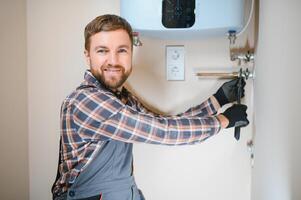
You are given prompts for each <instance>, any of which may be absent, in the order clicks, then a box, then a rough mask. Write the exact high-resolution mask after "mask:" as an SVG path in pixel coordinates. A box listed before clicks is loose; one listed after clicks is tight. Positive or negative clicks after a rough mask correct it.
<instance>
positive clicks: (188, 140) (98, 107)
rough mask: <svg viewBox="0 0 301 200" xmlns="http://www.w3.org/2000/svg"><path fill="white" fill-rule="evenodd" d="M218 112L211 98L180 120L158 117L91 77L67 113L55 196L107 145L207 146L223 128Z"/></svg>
mask: <svg viewBox="0 0 301 200" xmlns="http://www.w3.org/2000/svg"><path fill="white" fill-rule="evenodd" d="M217 109H218V108H216V107H215V106H214V104H213V103H212V100H211V99H210V98H209V99H208V100H206V101H205V102H203V103H202V104H200V105H198V106H195V107H193V108H190V109H189V110H187V111H186V112H184V113H181V114H179V115H175V116H162V115H158V114H155V113H153V112H150V111H149V110H147V109H146V108H145V107H144V106H143V105H142V104H141V103H140V102H139V101H138V99H137V98H136V97H135V96H133V95H132V94H130V93H129V92H128V91H127V90H126V89H125V88H123V90H122V92H121V94H120V96H119V95H116V94H114V93H113V92H112V91H110V90H109V89H107V88H105V87H104V86H103V85H101V84H100V83H99V82H98V81H97V79H96V78H95V77H94V76H93V75H92V74H91V72H90V71H89V70H88V71H86V73H85V80H84V81H83V82H82V84H81V85H80V86H79V87H78V88H77V89H76V90H75V91H74V92H72V93H71V94H70V95H69V96H68V97H67V98H66V99H65V100H64V102H63V104H62V107H61V141H62V146H61V149H62V152H60V153H61V161H60V162H61V164H60V165H59V173H60V177H59V179H58V180H57V182H56V183H55V187H54V190H53V192H54V193H55V194H59V193H64V192H66V191H67V190H68V188H69V187H70V186H71V185H72V184H73V183H74V181H75V179H76V177H77V176H78V175H79V173H80V172H81V171H82V170H83V169H85V167H86V166H87V165H88V164H89V163H90V162H91V160H92V159H93V157H94V154H95V153H96V152H97V150H98V149H100V148H101V146H102V144H103V143H104V141H107V140H119V141H122V142H127V143H135V142H143V143H149V144H160V145H185V144H195V143H199V142H202V141H204V140H206V139H207V138H209V137H210V136H212V135H214V134H216V133H218V132H219V130H220V128H221V125H220V122H219V121H218V119H217V118H216V117H215V116H214V115H215V114H216V113H217Z"/></svg>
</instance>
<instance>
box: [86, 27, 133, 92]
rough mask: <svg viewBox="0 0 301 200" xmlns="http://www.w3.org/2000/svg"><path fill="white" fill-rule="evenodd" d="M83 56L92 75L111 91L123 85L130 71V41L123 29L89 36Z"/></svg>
mask: <svg viewBox="0 0 301 200" xmlns="http://www.w3.org/2000/svg"><path fill="white" fill-rule="evenodd" d="M85 56H86V61H87V63H88V64H89V66H90V70H91V72H92V74H93V76H94V77H95V78H97V80H98V81H100V82H101V83H103V84H105V85H106V86H107V87H108V88H110V89H112V90H113V91H115V90H117V89H118V88H119V87H121V86H122V85H123V83H124V82H125V81H126V79H127V78H128V76H129V75H130V73H131V71H132V43H131V40H130V38H129V35H128V34H127V32H126V31H125V30H123V29H118V30H114V31H103V32H99V33H96V34H95V35H93V36H91V37H90V49H89V50H88V51H87V50H85Z"/></svg>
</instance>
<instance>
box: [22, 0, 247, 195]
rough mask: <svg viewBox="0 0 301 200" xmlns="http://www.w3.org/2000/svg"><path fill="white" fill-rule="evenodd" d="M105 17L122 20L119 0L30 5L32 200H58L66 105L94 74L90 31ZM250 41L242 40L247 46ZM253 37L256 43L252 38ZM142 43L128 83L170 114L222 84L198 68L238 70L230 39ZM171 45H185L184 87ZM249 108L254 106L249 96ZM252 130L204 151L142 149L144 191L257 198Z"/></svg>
mask: <svg viewBox="0 0 301 200" xmlns="http://www.w3.org/2000/svg"><path fill="white" fill-rule="evenodd" d="M104 13H116V14H118V13H119V0H114V1H105V0H91V1H84V0H81V1H79V0H78V1H76V2H75V1H73V0H65V1H61V0H53V1H48V0H27V22H28V26H27V28H28V31H27V33H28V37H27V41H28V87H29V93H28V95H29V147H30V149H29V154H30V159H29V161H30V199H32V200H40V199H45V200H46V199H50V198H51V194H50V187H51V184H52V183H53V181H54V178H55V175H56V167H57V159H58V142H59V109H60V104H61V102H62V100H63V99H64V98H65V96H66V95H68V93H70V92H71V90H72V89H74V88H75V87H76V86H77V85H78V84H79V83H80V81H81V80H82V77H83V72H84V70H85V69H86V67H85V64H84V59H83V42H84V38H83V30H84V27H85V25H86V24H87V23H88V22H89V21H90V20H92V19H93V18H94V17H96V16H98V15H101V14H104ZM246 36H247V35H243V36H242V37H241V41H240V43H241V44H242V45H244V44H245V42H246ZM250 38H251V44H252V33H251V32H250ZM142 42H143V43H144V45H143V46H142V47H139V48H135V49H134V51H135V52H134V59H135V61H134V70H133V74H132V77H131V78H130V80H129V83H128V84H129V86H130V87H131V88H132V90H133V91H134V92H135V93H136V94H138V95H139V96H140V97H141V98H142V99H143V100H144V101H145V102H147V103H148V104H150V105H151V106H152V107H154V108H156V109H159V110H161V111H163V112H166V113H177V112H182V111H184V110H186V109H187V108H188V107H189V106H191V105H196V104H198V103H201V102H202V101H203V100H205V99H206V98H207V97H208V96H209V95H211V94H212V93H213V92H215V91H216V89H217V88H218V87H219V86H220V84H221V83H222V82H219V81H217V80H215V79H212V80H208V79H207V80H199V79H198V78H197V77H195V75H194V68H196V67H198V68H199V67H204V68H207V69H208V67H209V68H210V67H215V66H229V65H231V62H230V61H229V52H228V40H227V39H225V38H215V39H208V40H205V39H200V40H196V41H160V40H153V39H150V38H142ZM238 42H239V41H238ZM168 44H180V45H185V50H186V59H185V60H186V77H185V81H183V82H168V81H166V79H165V59H164V55H165V45H168ZM248 87H250V85H249V86H248ZM249 90H250V88H248V91H249ZM246 101H247V103H248V104H249V102H250V96H249V95H248V94H247V98H246ZM251 110H252V108H251ZM250 114H251V113H250ZM251 129H252V127H251V126H250V127H248V128H246V129H243V130H242V137H241V140H240V141H239V142H236V141H235V140H234V138H233V130H227V131H223V132H222V133H221V134H219V135H218V136H215V137H214V138H211V139H210V140H208V141H207V142H205V143H203V144H202V145H198V146H190V147H160V146H154V145H144V144H137V145H135V147H134V159H135V176H136V180H137V183H138V186H139V187H140V188H141V189H142V190H143V191H144V193H145V195H146V198H147V199H151V200H152V199H155V200H163V199H164V200H166V199H175V200H177V199H179V200H180V199H210V200H218V199H225V200H227V199H229V200H230V199H231V200H242V199H243V200H248V199H250V184H251V180H250V179H251V177H250V175H251V169H250V165H249V154H248V150H247V148H246V141H247V140H248V139H249V138H250V137H251Z"/></svg>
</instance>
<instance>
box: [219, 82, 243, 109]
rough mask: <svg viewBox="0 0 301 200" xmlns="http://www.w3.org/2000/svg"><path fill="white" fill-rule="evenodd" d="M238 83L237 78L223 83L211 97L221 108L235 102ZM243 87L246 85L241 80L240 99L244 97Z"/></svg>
mask: <svg viewBox="0 0 301 200" xmlns="http://www.w3.org/2000/svg"><path fill="white" fill-rule="evenodd" d="M238 83H239V78H237V79H234V80H231V81H228V82H226V83H224V84H223V85H222V86H221V87H220V88H219V89H218V90H217V92H216V93H215V94H214V95H213V96H214V97H215V98H216V100H217V101H218V103H219V105H220V106H221V107H222V106H223V105H225V104H227V103H231V102H233V101H237V99H238ZM245 85H246V82H245V80H244V79H243V78H241V98H243V97H244V96H245V89H244V87H245Z"/></svg>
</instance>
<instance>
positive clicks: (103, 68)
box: [101, 65, 124, 71]
mask: <svg viewBox="0 0 301 200" xmlns="http://www.w3.org/2000/svg"><path fill="white" fill-rule="evenodd" d="M101 69H102V70H110V69H117V70H118V69H119V70H122V71H124V67H123V66H122V65H103V66H101Z"/></svg>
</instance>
